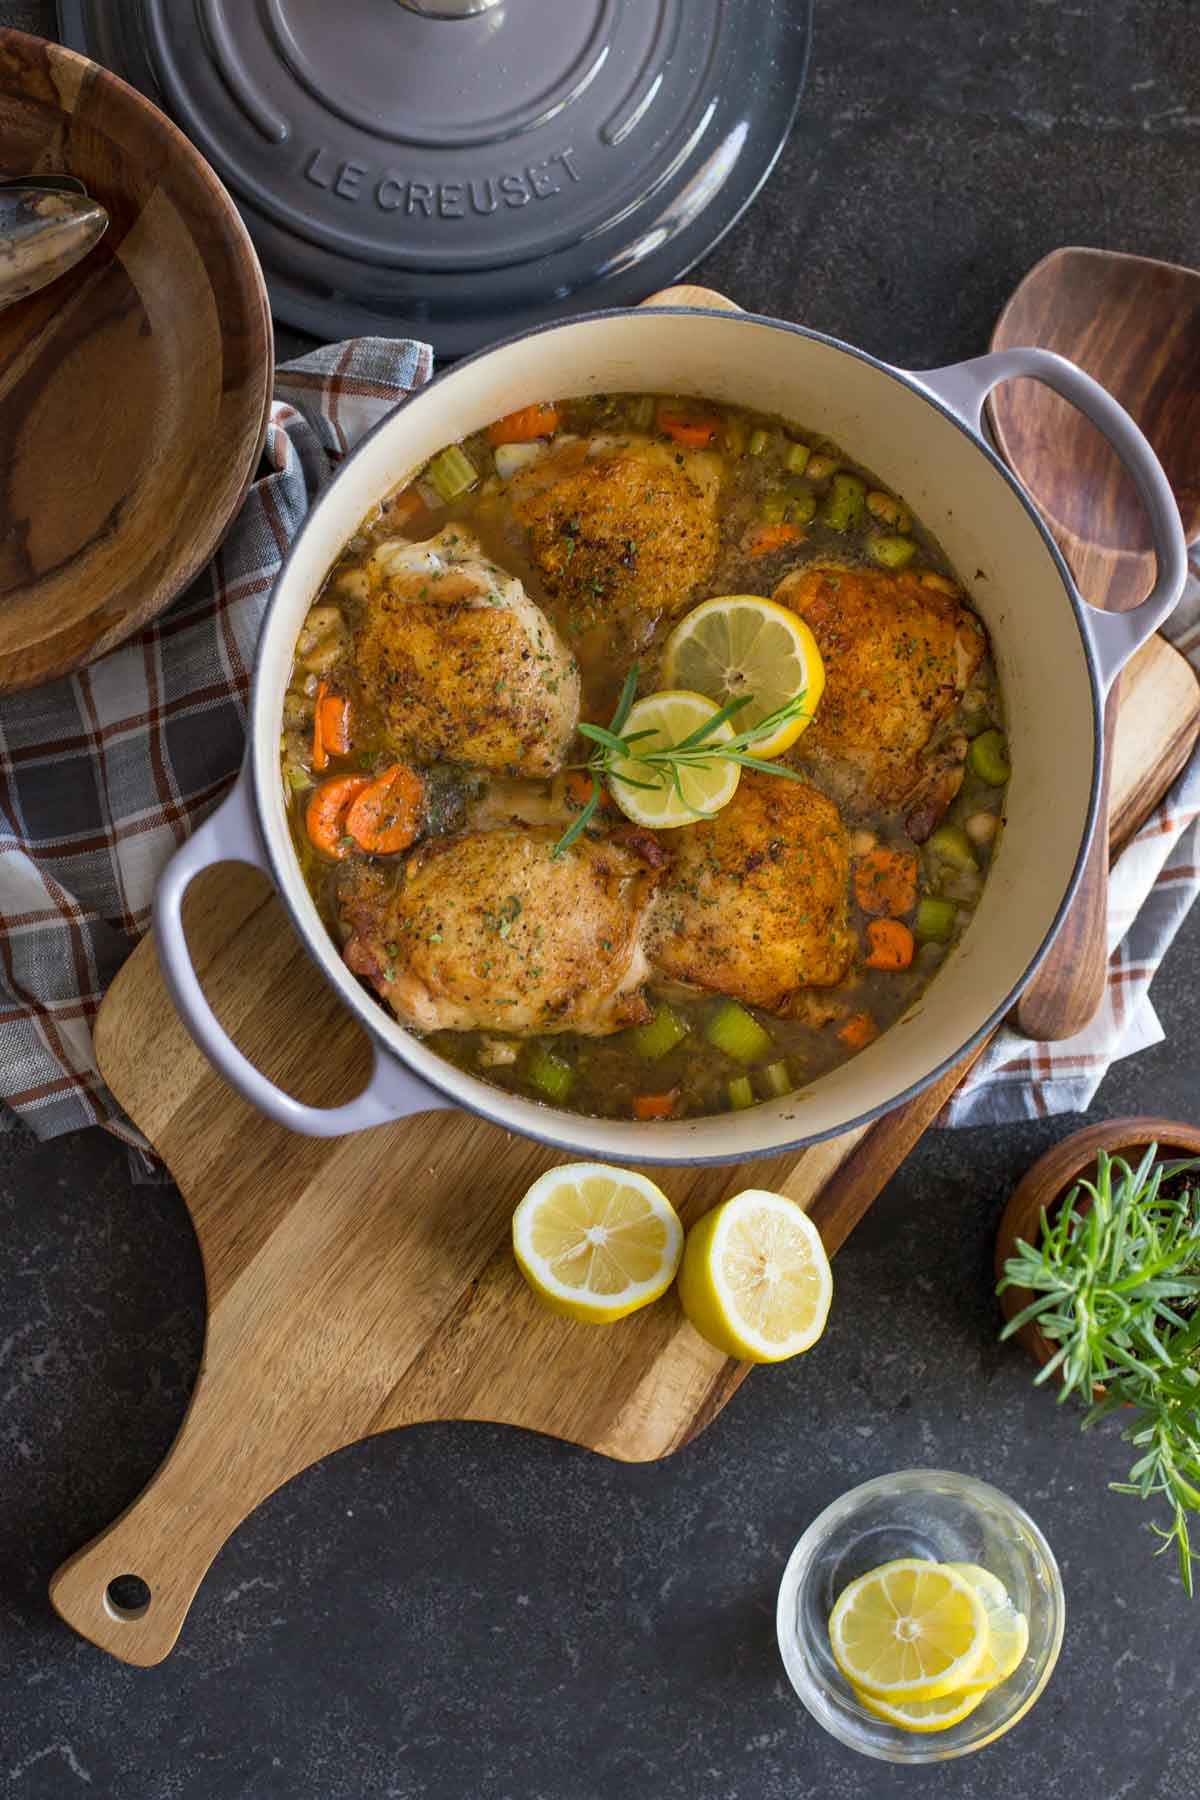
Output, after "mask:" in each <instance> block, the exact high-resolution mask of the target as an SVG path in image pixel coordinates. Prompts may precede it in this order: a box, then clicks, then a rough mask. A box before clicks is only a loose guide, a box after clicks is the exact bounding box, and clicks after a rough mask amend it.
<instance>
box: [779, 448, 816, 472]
mask: <svg viewBox="0 0 1200 1800" xmlns="http://www.w3.org/2000/svg"><path fill="white" fill-rule="evenodd" d="M811 455H812V451H811V450H810V449H809V447H808V445H807V444H789V445H788V453H787V456H786V457H785V458H784V460H785V462H786V463H787V466H788V469H789V470H790V471H791V473H792V474H793V475H803V473H804V471H805V469H807V467H808V459H809V457H810V456H811Z"/></svg>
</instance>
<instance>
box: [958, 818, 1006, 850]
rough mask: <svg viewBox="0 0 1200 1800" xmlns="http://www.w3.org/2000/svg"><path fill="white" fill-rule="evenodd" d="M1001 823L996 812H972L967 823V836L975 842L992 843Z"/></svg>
mask: <svg viewBox="0 0 1200 1800" xmlns="http://www.w3.org/2000/svg"><path fill="white" fill-rule="evenodd" d="M999 823H1000V821H999V819H998V818H997V817H996V815H995V813H990V812H977V813H972V814H971V816H970V818H969V819H968V820H967V824H966V832H967V836H968V837H969V838H970V840H971V842H972V843H973V844H990V843H991V841H992V839H993V838H994V837H995V835H996V827H997V825H998V824H999Z"/></svg>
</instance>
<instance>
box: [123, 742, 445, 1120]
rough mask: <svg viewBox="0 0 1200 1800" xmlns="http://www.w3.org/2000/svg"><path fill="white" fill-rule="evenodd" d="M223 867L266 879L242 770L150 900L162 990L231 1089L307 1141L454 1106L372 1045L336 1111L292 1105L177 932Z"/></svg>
mask: <svg viewBox="0 0 1200 1800" xmlns="http://www.w3.org/2000/svg"><path fill="white" fill-rule="evenodd" d="M222 862H243V863H249V864H250V865H251V866H252V867H253V868H256V869H261V870H262V872H263V874H264V875H270V872H271V871H270V869H269V867H268V864H267V859H266V856H265V855H264V853H263V848H262V840H261V838H260V837H259V832H258V826H257V823H256V822H255V817H254V807H253V802H252V799H251V794H250V775H249V770H248V768H243V770H242V772H241V774H240V775H239V776H238V778H237V780H236V781H235V782H234V784H233V787H232V788H231V789H230V792H229V794H228V796H227V797H226V798H225V799H224V800H223V801H222V803H221V805H220V806H219V807H218V808H217V810H216V812H214V813H213V814H212V815H211V817H210V818H208V819H206V820H205V822H204V824H203V825H201V826H199V827H198V829H197V830H196V831H194V832H193V833H192V835H191V837H190V838H189V839H188V841H187V843H186V844H184V845H183V846H182V848H181V849H179V850H177V851H176V853H175V855H174V856H173V857H172V858H171V861H170V862H169V863H168V864H167V867H166V871H165V873H164V874H163V877H162V879H161V881H160V882H159V884H158V891H157V892H156V894H155V896H154V941H155V945H156V947H157V949H158V956H159V961H160V963H161V964H162V971H163V976H164V978H165V980H166V984H167V988H168V991H169V992H170V995H171V998H172V1000H173V1001H174V1002H175V1005H176V1008H177V1009H178V1012H179V1016H180V1017H181V1018H182V1020H183V1022H184V1024H185V1025H186V1026H187V1028H188V1031H189V1032H190V1033H191V1036H192V1037H193V1038H194V1039H195V1041H196V1043H197V1044H198V1045H199V1046H200V1048H201V1050H203V1052H204V1054H205V1056H207V1058H208V1060H209V1062H211V1063H212V1065H213V1067H214V1068H215V1069H216V1070H217V1073H218V1074H219V1075H222V1076H224V1078H225V1080H226V1081H227V1082H228V1083H229V1085H230V1087H232V1088H234V1089H235V1090H236V1091H237V1092H238V1093H239V1094H240V1095H241V1096H242V1099H243V1100H248V1101H249V1103H250V1105H251V1106H254V1107H257V1108H258V1110H259V1112H262V1113H265V1114H266V1115H267V1117H268V1118H269V1119H273V1120H274V1121H275V1123H276V1124H277V1125H283V1126H285V1127H286V1128H287V1130H289V1131H298V1132H302V1133H303V1134H304V1135H305V1136H307V1137H341V1136H343V1135H345V1134H348V1133H350V1132H352V1131H363V1130H365V1129H366V1128H367V1126H369V1125H385V1124H388V1123H389V1122H390V1121H391V1120H393V1119H401V1118H404V1117H405V1115H406V1114H408V1113H418V1112H430V1111H432V1110H433V1108H434V1107H439V1106H453V1104H454V1102H453V1101H452V1100H448V1099H447V1098H446V1096H445V1095H444V1094H440V1093H439V1092H438V1091H437V1089H436V1088H431V1087H428V1086H427V1085H426V1084H425V1083H424V1082H423V1081H420V1080H418V1079H417V1077H416V1076H415V1075H412V1074H410V1073H409V1071H408V1070H407V1069H406V1068H405V1067H404V1065H403V1064H402V1063H401V1062H400V1061H399V1060H398V1059H397V1058H395V1057H392V1056H387V1055H385V1054H384V1053H383V1052H382V1051H381V1050H380V1048H379V1046H378V1045H377V1044H375V1045H373V1046H372V1049H373V1052H374V1057H375V1065H374V1068H373V1069H372V1071H371V1078H370V1080H369V1081H368V1082H367V1085H366V1087H365V1088H363V1090H362V1092H361V1093H360V1094H356V1095H355V1097H354V1099H353V1100H347V1101H346V1102H345V1104H344V1105H342V1106H306V1105H305V1104H304V1103H303V1101H300V1100H294V1099H293V1098H292V1096H291V1095H290V1094H288V1093H285V1092H284V1090H283V1089H282V1088H280V1087H276V1085H275V1083H274V1082H273V1081H270V1080H268V1078H267V1077H266V1076H265V1075H264V1074H263V1073H262V1071H261V1070H260V1069H256V1068H255V1066H254V1064H253V1063H252V1062H251V1061H250V1060H249V1058H248V1057H245V1056H243V1055H242V1052H241V1051H240V1050H239V1049H238V1047H237V1045H236V1044H235V1043H234V1041H233V1039H232V1038H231V1037H230V1036H229V1034H228V1033H227V1032H226V1030H225V1028H224V1026H223V1025H222V1024H221V1023H220V1021H219V1019H218V1018H217V1015H216V1014H215V1013H214V1012H213V1009H212V1007H211V1006H210V1005H209V1003H208V1000H207V999H206V998H205V994H204V990H203V988H202V987H201V986H200V982H199V980H198V978H197V976H196V970H195V967H194V965H193V963H192V958H191V953H190V951H189V950H188V943H187V936H186V934H185V932H184V929H183V896H184V895H185V894H186V892H187V890H188V888H189V887H190V885H191V883H192V882H193V881H194V880H195V878H196V876H197V875H199V874H200V872H201V870H203V869H207V868H209V867H211V865H212V864H213V863H222Z"/></svg>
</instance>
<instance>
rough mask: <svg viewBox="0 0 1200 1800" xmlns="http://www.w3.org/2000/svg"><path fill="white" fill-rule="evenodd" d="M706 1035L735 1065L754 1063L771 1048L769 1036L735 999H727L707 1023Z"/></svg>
mask: <svg viewBox="0 0 1200 1800" xmlns="http://www.w3.org/2000/svg"><path fill="white" fill-rule="evenodd" d="M705 1036H706V1037H707V1038H708V1041H709V1043H710V1044H714V1045H715V1046H716V1048H717V1049H718V1050H723V1051H724V1052H725V1054H726V1056H732V1057H733V1059H734V1061H735V1062H740V1063H752V1062H757V1061H758V1058H759V1057H760V1056H764V1055H765V1054H766V1052H767V1051H768V1050H769V1049H770V1048H771V1036H770V1033H769V1032H766V1031H764V1030H763V1028H762V1026H761V1025H760V1024H759V1022H758V1020H757V1019H756V1018H754V1017H753V1016H752V1015H751V1014H750V1013H748V1012H747V1011H746V1009H745V1007H744V1006H739V1005H738V1003H737V1001H736V1000H726V1002H725V1004H724V1005H723V1006H721V1007H719V1008H718V1010H717V1011H716V1012H715V1013H714V1014H713V1016H712V1018H711V1019H710V1020H709V1021H708V1025H707V1027H706V1028H705Z"/></svg>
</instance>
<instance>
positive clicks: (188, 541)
mask: <svg viewBox="0 0 1200 1800" xmlns="http://www.w3.org/2000/svg"><path fill="white" fill-rule="evenodd" d="M0 173H3V174H4V175H9V176H11V175H28V174H49V173H55V174H69V175H75V176H78V177H79V179H80V180H82V181H83V182H84V183H85V185H86V187H87V188H88V191H89V192H90V193H91V195H92V196H93V197H94V198H95V199H97V200H99V201H100V202H101V203H102V204H103V205H104V206H105V207H106V208H107V209H108V212H109V215H110V219H111V223H110V225H109V229H108V232H107V233H106V235H105V237H104V238H103V240H102V241H101V242H100V244H99V245H97V247H96V248H95V249H94V250H93V251H92V252H91V253H90V254H89V255H88V256H87V257H86V258H85V259H84V261H82V262H81V263H79V264H78V265H77V266H76V267H75V268H74V269H72V270H71V271H70V272H69V273H68V274H66V275H63V276H62V277H60V278H59V280H57V281H55V282H53V283H51V285H50V286H49V287H46V288H44V289H42V291H41V292H40V293H38V294H36V295H33V296H32V297H30V298H29V299H27V300H23V301H21V302H20V303H19V304H18V305H16V306H13V307H10V308H8V309H6V310H4V311H0V692H3V691H6V690H9V691H11V690H12V689H14V688H23V687H31V686H34V685H36V684H37V683H40V682H42V681H46V680H48V679H49V678H50V677H52V676H56V675H62V674H64V673H66V672H68V671H69V670H72V669H75V668H77V667H79V666H80V665H81V664H83V663H85V662H88V661H90V660H92V659H93V658H94V657H96V656H99V655H101V654H102V653H103V652H104V651H106V650H109V649H111V648H112V647H113V646H114V645H116V644H118V643H120V642H121V641H122V639H124V638H126V637H128V636H129V635H130V634H131V633H132V632H134V631H136V630H138V629H139V628H140V627H141V626H143V625H145V624H146V623H147V622H148V621H149V620H150V619H152V618H154V617H155V615H156V614H158V613H159V612H161V611H162V610H163V608H164V607H165V606H167V605H168V603H169V602H170V601H171V600H172V599H173V598H174V597H175V596H176V595H177V594H178V593H179V592H180V591H181V590H182V589H183V588H184V587H185V586H186V585H187V583H188V582H189V581H190V580H191V579H192V577H193V576H195V575H196V574H198V573H199V571H200V570H201V569H202V568H203V567H204V565H205V563H206V562H207V561H208V560H209V558H210V557H211V556H212V554H213V552H214V550H215V549H216V548H217V545H218V544H219V542H220V540H221V538H222V536H223V535H224V532H225V530H226V528H227V526H228V525H229V523H230V521H231V520H232V518H233V516H234V514H235V513H236V511H237V509H238V507H239V505H240V503H241V500H242V497H243V495H244V493H245V491H246V488H247V486H248V484H249V482H250V479H251V477H252V475H253V473H254V469H255V465H256V464H257V461H258V457H259V454H260V451H261V448H262V442H263V436H264V433H265V430H266V421H267V409H268V406H269V404H270V395H271V381H272V333H271V318H270V312H269V309H268V305H267V299H266V291H265V288H264V286H263V281H262V275H261V273H260V270H259V267H258V259H257V257H256V256H255V253H254V250H253V248H252V246H251V244H250V240H249V238H248V237H247V235H246V232H245V229H244V227H243V225H242V223H241V220H240V218H239V217H238V214H237V211H236V209H235V208H234V206H233V203H232V201H231V200H230V199H229V196H228V195H227V194H226V192H225V190H224V188H223V187H222V186H221V184H220V182H219V181H218V180H217V178H216V176H215V175H214V174H213V173H212V171H211V169H209V167H208V165H207V164H206V163H205V162H204V160H203V158H202V157H201V156H200V155H199V154H198V152H197V151H195V150H194V149H193V148H192V146H191V145H190V144H189V143H188V141H187V139H186V138H185V137H184V136H183V135H182V133H181V132H179V131H177V130H176V128H175V126H174V125H172V124H171V123H170V121H169V120H168V119H166V118H165V117H164V116H163V114H162V113H160V112H159V111H158V110H157V108H156V107H154V106H152V105H151V103H150V102H149V101H148V100H146V99H144V98H143V97H142V96H141V95H140V94H138V93H136V92H135V91H134V89H133V88H131V87H128V86H127V85H126V84H125V83H124V82H123V81H120V80H119V79H118V78H117V77H116V76H115V75H111V74H109V73H108V71H107V70H104V69H101V68H100V67H99V66H98V65H97V64H95V63H91V62H89V61H87V59H86V58H84V57H81V56H76V55H75V54H74V53H73V52H72V51H70V50H65V49H63V48H61V46H59V45H57V44H50V43H46V42H43V40H41V39H40V38H33V37H29V36H27V35H26V34H25V33H23V32H19V31H11V30H4V31H0Z"/></svg>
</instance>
